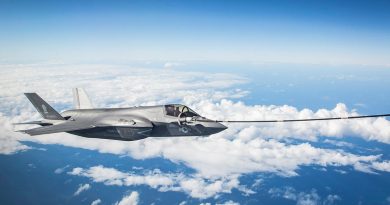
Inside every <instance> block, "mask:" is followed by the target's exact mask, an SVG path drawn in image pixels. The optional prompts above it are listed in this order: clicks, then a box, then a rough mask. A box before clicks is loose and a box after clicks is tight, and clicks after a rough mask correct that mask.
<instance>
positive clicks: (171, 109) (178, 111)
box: [165, 104, 199, 117]
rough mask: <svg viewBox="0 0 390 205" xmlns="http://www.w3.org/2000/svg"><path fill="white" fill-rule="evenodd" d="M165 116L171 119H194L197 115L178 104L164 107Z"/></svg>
mask: <svg viewBox="0 0 390 205" xmlns="http://www.w3.org/2000/svg"><path fill="white" fill-rule="evenodd" d="M165 114H166V115H168V116H173V117H178V116H180V117H194V116H199V115H198V113H196V112H195V111H193V110H191V109H190V108H189V107H187V106H185V105H180V104H171V105H165Z"/></svg>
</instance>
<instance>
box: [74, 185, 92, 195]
mask: <svg viewBox="0 0 390 205" xmlns="http://www.w3.org/2000/svg"><path fill="white" fill-rule="evenodd" d="M90 188H91V185H89V184H80V185H79V188H78V189H77V190H76V192H75V193H74V194H73V195H74V196H78V195H79V194H81V192H83V191H87V190H88V189H90Z"/></svg>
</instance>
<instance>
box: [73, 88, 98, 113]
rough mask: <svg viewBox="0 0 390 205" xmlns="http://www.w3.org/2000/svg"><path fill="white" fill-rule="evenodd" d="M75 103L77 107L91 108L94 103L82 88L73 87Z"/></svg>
mask: <svg viewBox="0 0 390 205" xmlns="http://www.w3.org/2000/svg"><path fill="white" fill-rule="evenodd" d="M73 103H74V108H75V109H91V108H93V107H92V103H91V101H90V100H89V98H88V95H87V93H86V92H85V91H84V89H82V88H73Z"/></svg>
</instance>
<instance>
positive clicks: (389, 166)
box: [372, 161, 390, 172]
mask: <svg viewBox="0 0 390 205" xmlns="http://www.w3.org/2000/svg"><path fill="white" fill-rule="evenodd" d="M372 168H374V169H376V170H379V171H384V172H390V161H383V162H373V163H372Z"/></svg>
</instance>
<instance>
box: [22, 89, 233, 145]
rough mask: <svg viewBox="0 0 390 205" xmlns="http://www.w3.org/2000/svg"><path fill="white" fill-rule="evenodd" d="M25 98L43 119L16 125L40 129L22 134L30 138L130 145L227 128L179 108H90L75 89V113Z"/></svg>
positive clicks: (33, 95)
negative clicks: (60, 136) (69, 137)
mask: <svg viewBox="0 0 390 205" xmlns="http://www.w3.org/2000/svg"><path fill="white" fill-rule="evenodd" d="M25 95H26V97H27V98H28V99H29V100H30V101H31V103H32V104H33V105H34V107H35V108H36V109H37V110H38V112H39V113H40V114H41V116H42V118H43V120H41V121H32V122H25V123H17V124H37V125H41V126H42V127H38V128H33V129H29V130H21V132H24V133H27V134H29V135H42V134H51V133H57V132H67V133H70V134H74V135H79V136H83V137H89V138H103V139H112V140H124V141H133V140H140V139H144V138H147V137H176V136H208V135H211V134H215V133H218V132H221V131H222V130H225V129H226V128H227V127H226V126H224V125H222V124H221V123H219V122H215V121H212V120H209V119H207V118H205V117H202V116H200V115H199V114H197V113H196V112H194V111H193V110H191V109H190V108H189V107H187V106H185V105H180V104H169V105H159V106H140V107H130V108H92V106H91V103H90V101H89V99H88V97H87V95H86V93H85V92H84V90H83V89H80V88H76V89H74V90H73V97H74V104H75V109H71V110H66V111H64V112H62V113H58V112H57V111H56V110H54V109H53V107H51V106H50V105H49V104H48V103H47V102H45V101H44V100H43V99H42V98H41V97H39V95H38V94H36V93H25Z"/></svg>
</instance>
